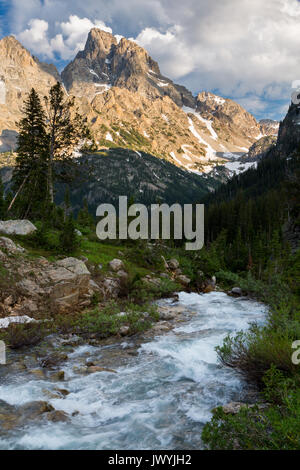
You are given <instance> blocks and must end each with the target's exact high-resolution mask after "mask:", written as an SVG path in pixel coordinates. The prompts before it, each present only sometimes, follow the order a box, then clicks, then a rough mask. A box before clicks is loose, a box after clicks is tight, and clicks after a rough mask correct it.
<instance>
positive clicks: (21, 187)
mask: <svg viewBox="0 0 300 470" xmlns="http://www.w3.org/2000/svg"><path fill="white" fill-rule="evenodd" d="M28 177H29V174H28V175H27V176H26V178H24V180H23V183H22V184H21V186H20V187H19V189H18V191H17V192H16V194H15V196H14V198H13V200H12V201H11V203H10V204H9V207H8V209H7V212H9V211H10V210H11V208H12V206H13V205H14V203H15V200H16V199H17V197H18V195H19V194H20V192H21V191H22V189H23V187H24V184H25V183H26V181H27V180H28Z"/></svg>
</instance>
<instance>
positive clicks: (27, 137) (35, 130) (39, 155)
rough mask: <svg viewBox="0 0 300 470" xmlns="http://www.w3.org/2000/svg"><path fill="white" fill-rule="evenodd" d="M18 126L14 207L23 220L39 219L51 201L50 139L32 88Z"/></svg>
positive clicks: (41, 110)
mask: <svg viewBox="0 0 300 470" xmlns="http://www.w3.org/2000/svg"><path fill="white" fill-rule="evenodd" d="M23 112H24V117H23V118H22V119H21V121H20V122H19V124H18V127H19V136H18V145H17V149H16V152H17V158H16V166H15V168H14V172H13V190H14V191H15V196H14V198H13V199H12V201H11V203H10V205H9V208H8V211H10V210H11V208H12V207H13V206H15V207H14V212H15V213H17V214H18V216H19V217H20V216H21V217H28V216H38V215H39V214H40V213H41V208H42V206H44V203H45V200H46V199H47V167H48V157H49V152H48V148H49V146H48V136H47V132H46V117H45V113H44V110H43V108H42V105H41V101H40V99H39V96H38V94H37V93H36V91H35V90H34V88H32V90H31V92H30V94H29V96H28V98H27V100H26V101H25V104H24V109H23Z"/></svg>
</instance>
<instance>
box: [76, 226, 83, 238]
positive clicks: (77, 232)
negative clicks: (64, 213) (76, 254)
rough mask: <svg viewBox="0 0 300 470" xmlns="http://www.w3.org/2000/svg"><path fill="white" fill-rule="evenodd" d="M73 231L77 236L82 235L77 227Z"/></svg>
mask: <svg viewBox="0 0 300 470" xmlns="http://www.w3.org/2000/svg"><path fill="white" fill-rule="evenodd" d="M74 231H75V233H76V235H77V236H78V237H82V233H81V232H80V230H78V229H77V228H75V230H74Z"/></svg>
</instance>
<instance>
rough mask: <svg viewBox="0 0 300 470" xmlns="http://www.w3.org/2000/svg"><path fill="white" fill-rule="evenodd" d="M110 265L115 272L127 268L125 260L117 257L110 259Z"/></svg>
mask: <svg viewBox="0 0 300 470" xmlns="http://www.w3.org/2000/svg"><path fill="white" fill-rule="evenodd" d="M108 266H109V269H111V270H112V271H115V272H118V271H122V270H124V269H125V266H124V263H123V261H122V260H120V259H117V258H115V259H113V260H112V261H110V262H109V263H108Z"/></svg>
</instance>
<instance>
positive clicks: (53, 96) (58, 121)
mask: <svg viewBox="0 0 300 470" xmlns="http://www.w3.org/2000/svg"><path fill="white" fill-rule="evenodd" d="M45 103H46V110H47V116H48V135H49V160H48V177H47V179H48V189H49V197H50V201H51V202H52V203H53V201H54V180H55V176H57V175H56V174H55V171H54V162H55V161H61V162H62V163H64V164H67V163H74V160H73V159H72V155H73V152H74V149H75V148H76V146H77V145H78V144H79V143H80V141H81V140H84V139H86V138H88V137H90V133H89V130H88V128H87V126H86V119H84V118H83V117H82V116H81V115H80V114H79V112H78V110H77V109H75V108H74V105H75V103H74V99H69V98H66V97H65V94H64V90H63V87H62V85H61V84H60V83H59V82H57V84H56V85H54V86H53V87H52V88H51V90H50V93H49V97H45ZM63 174H64V177H65V176H66V175H67V174H68V172H67V171H64V172H63V171H62V172H61V176H62V175H63Z"/></svg>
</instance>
